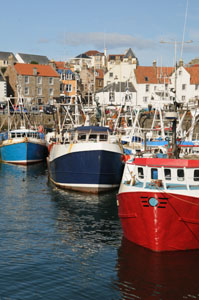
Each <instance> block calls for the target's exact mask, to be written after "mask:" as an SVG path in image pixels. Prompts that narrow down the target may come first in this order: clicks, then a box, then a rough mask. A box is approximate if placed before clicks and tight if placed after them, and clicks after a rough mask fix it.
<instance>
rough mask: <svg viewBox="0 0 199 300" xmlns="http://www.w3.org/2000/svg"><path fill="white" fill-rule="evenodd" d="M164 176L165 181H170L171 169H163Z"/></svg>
mask: <svg viewBox="0 0 199 300" xmlns="http://www.w3.org/2000/svg"><path fill="white" fill-rule="evenodd" d="M164 176H165V179H166V180H171V169H164Z"/></svg>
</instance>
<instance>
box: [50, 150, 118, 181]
mask: <svg viewBox="0 0 199 300" xmlns="http://www.w3.org/2000/svg"><path fill="white" fill-rule="evenodd" d="M48 167H49V172H50V178H51V179H52V180H53V181H54V182H55V183H59V184H62V185H63V184H73V185H75V184H80V185H81V184H83V185H90V184H91V185H119V184H120V181H121V177H122V173H123V163H122V161H121V154H119V153H114V152H110V151H102V150H95V151H82V152H75V153H68V154H66V155H63V156H61V157H59V158H57V159H55V160H53V161H52V162H49V164H48Z"/></svg>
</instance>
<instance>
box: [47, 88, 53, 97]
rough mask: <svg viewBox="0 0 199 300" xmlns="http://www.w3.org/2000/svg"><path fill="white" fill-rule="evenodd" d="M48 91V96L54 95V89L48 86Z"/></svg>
mask: <svg viewBox="0 0 199 300" xmlns="http://www.w3.org/2000/svg"><path fill="white" fill-rule="evenodd" d="M48 93H49V96H53V95H54V89H53V88H50V89H49V91H48Z"/></svg>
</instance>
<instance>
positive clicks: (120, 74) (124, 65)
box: [104, 48, 138, 86]
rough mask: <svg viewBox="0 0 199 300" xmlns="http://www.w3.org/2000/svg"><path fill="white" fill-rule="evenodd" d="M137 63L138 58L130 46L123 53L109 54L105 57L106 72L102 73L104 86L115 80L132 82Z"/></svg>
mask: <svg viewBox="0 0 199 300" xmlns="http://www.w3.org/2000/svg"><path fill="white" fill-rule="evenodd" d="M137 65H138V60H137V58H136V57H135V55H134V53H133V51H132V50H131V48H129V49H128V51H126V53H125V54H118V55H114V54H111V55H109V56H108V59H107V72H106V74H105V75H104V86H106V85H109V84H111V83H113V82H115V81H119V82H127V81H129V82H132V81H133V77H134V70H135V69H136V67H137Z"/></svg>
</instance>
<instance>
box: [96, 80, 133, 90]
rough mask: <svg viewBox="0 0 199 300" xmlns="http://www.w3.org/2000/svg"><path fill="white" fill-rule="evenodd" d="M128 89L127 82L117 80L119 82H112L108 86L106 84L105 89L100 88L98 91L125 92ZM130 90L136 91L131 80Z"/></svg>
mask: <svg viewBox="0 0 199 300" xmlns="http://www.w3.org/2000/svg"><path fill="white" fill-rule="evenodd" d="M126 90H127V83H126V82H117V83H116V82H113V83H110V84H108V85H107V86H105V87H104V88H103V89H100V90H98V91H97V93H100V92H122V93H124V92H126ZM128 91H129V92H131V93H135V92H136V89H135V87H134V85H133V84H132V83H131V82H129V83H128Z"/></svg>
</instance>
